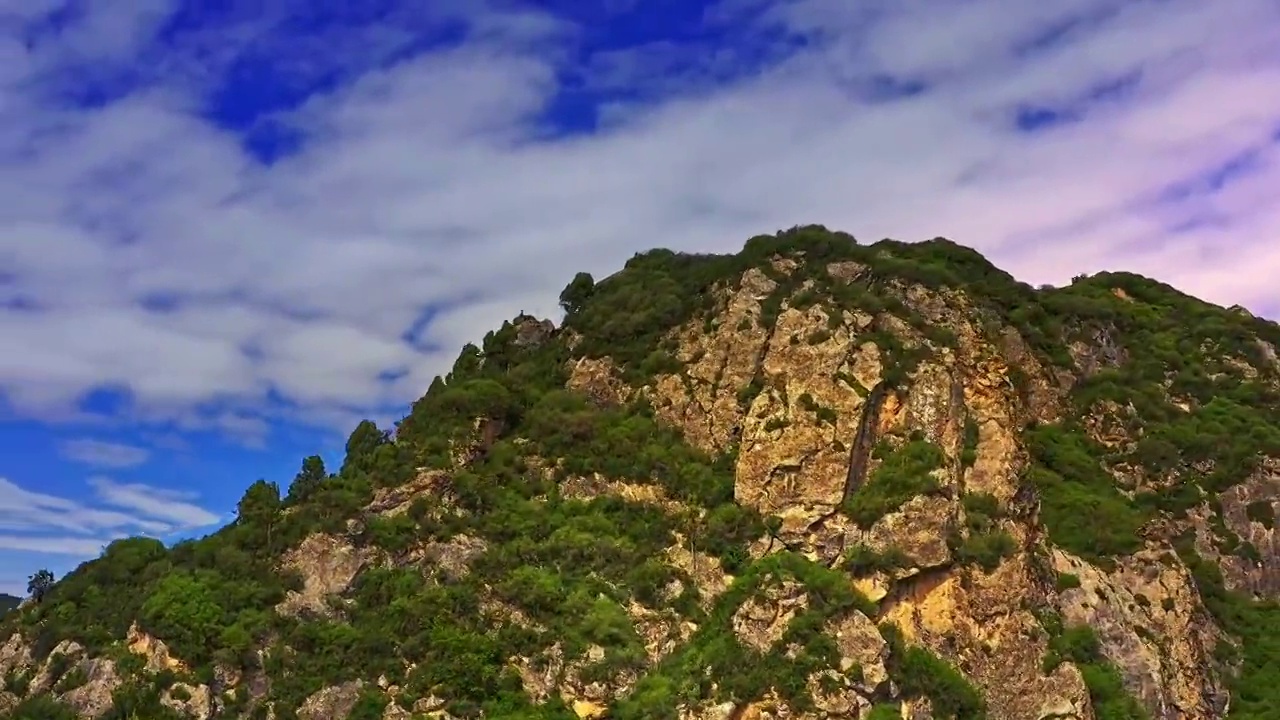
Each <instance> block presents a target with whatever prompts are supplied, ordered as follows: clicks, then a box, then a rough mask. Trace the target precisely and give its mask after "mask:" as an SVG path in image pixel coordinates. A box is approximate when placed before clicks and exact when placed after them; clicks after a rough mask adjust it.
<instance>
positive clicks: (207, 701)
mask: <svg viewBox="0 0 1280 720" xmlns="http://www.w3.org/2000/svg"><path fill="white" fill-rule="evenodd" d="M160 702H161V703H163V704H164V705H165V707H169V708H172V709H174V710H175V711H177V712H180V713H183V714H184V715H186V716H187V717H190V718H193V720H208V718H209V717H210V715H211V714H212V707H213V703H212V697H211V695H210V693H209V688H208V686H206V685H188V684H187V683H183V682H178V683H174V684H173V687H171V688H169V689H168V690H166V691H165V692H164V695H163V696H162V697H161V698H160Z"/></svg>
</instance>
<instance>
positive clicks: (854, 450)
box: [841, 380, 890, 502]
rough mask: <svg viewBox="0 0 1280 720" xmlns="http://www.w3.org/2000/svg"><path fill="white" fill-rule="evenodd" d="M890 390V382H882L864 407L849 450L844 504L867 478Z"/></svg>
mask: <svg viewBox="0 0 1280 720" xmlns="http://www.w3.org/2000/svg"><path fill="white" fill-rule="evenodd" d="M889 390H890V385H889V382H888V381H886V380H881V381H880V382H878V383H876V386H875V387H874V388H872V389H871V394H870V395H868V396H867V401H866V404H865V405H863V407H862V419H861V420H859V421H858V431H857V433H855V434H854V436H853V445H852V446H851V447H850V448H849V471H848V473H847V474H846V475H845V481H844V495H843V497H842V498H841V500H842V501H843V502H848V501H849V498H850V497H851V496H852V495H853V494H854V493H855V492H857V491H858V488H860V487H862V483H863V482H865V481H866V478H867V461H868V460H870V459H871V449H872V448H873V447H875V442H876V438H875V431H876V428H877V427H878V426H879V424H880V408H881V407H883V405H884V400H885V396H886V395H888V393H889Z"/></svg>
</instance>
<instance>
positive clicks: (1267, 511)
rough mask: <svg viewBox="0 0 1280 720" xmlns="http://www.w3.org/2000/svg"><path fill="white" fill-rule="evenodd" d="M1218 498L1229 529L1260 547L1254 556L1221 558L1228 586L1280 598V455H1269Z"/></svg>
mask: <svg viewBox="0 0 1280 720" xmlns="http://www.w3.org/2000/svg"><path fill="white" fill-rule="evenodd" d="M1218 499H1219V502H1220V503H1221V506H1222V520H1223V522H1224V523H1225V524H1226V526H1227V530H1229V531H1230V532H1233V533H1235V535H1236V536H1237V537H1239V538H1240V540H1241V541H1242V542H1245V543H1248V544H1249V545H1250V546H1252V548H1253V549H1254V550H1256V551H1257V555H1256V557H1255V558H1254V559H1248V558H1245V557H1240V556H1239V555H1227V556H1225V557H1220V558H1219V565H1220V566H1221V567H1222V572H1223V575H1224V577H1225V578H1226V581H1227V586H1228V587H1230V588H1231V589H1233V590H1240V591H1243V592H1247V593H1250V594H1252V595H1254V596H1257V597H1264V598H1280V528H1278V527H1277V524H1278V520H1277V518H1280V459H1276V458H1267V459H1266V461H1265V462H1264V463H1263V465H1262V467H1261V468H1260V469H1259V470H1258V472H1256V473H1255V474H1254V475H1253V476H1252V477H1250V478H1249V479H1248V480H1247V481H1245V482H1243V483H1241V484H1239V485H1236V486H1234V487H1232V488H1230V489H1229V490H1227V491H1226V492H1224V493H1222V494H1221V495H1220V496H1219V498H1218ZM1250 515H1254V516H1255V517H1256V518H1257V519H1255V518H1251V517H1250ZM1213 554H1214V555H1216V554H1217V553H1213Z"/></svg>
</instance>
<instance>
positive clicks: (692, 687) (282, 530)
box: [0, 226, 1280, 720]
mask: <svg viewBox="0 0 1280 720" xmlns="http://www.w3.org/2000/svg"><path fill="white" fill-rule="evenodd" d="M560 299H561V303H562V305H563V306H564V308H565V311H566V315H565V319H564V322H563V323H562V326H561V327H559V328H555V327H552V326H551V325H550V323H545V322H539V321H537V320H535V319H533V318H528V317H521V318H517V319H516V320H515V321H514V322H511V323H507V324H505V325H504V326H503V327H502V328H501V329H499V330H496V331H494V332H491V333H489V334H488V335H487V336H486V337H485V338H484V340H483V342H482V343H481V344H479V345H468V346H466V347H464V348H463V350H462V352H461V353H460V355H459V357H458V359H457V361H456V362H455V364H454V366H453V368H452V369H451V371H450V372H449V373H448V375H446V376H445V377H442V378H437V379H436V381H435V382H434V383H433V384H432V386H431V388H430V389H429V390H428V391H427V393H426V394H425V395H424V396H423V397H422V398H420V399H418V400H417V401H416V402H414V403H413V405H412V407H411V409H410V411H409V413H408V414H407V416H406V417H405V418H404V419H403V420H402V421H401V422H400V423H398V424H397V426H396V428H394V429H393V430H387V429H382V428H378V427H377V426H375V425H374V424H373V423H371V422H364V423H361V424H360V425H359V426H358V427H357V428H355V429H354V431H353V432H352V434H351V436H350V438H349V440H348V442H347V446H346V456H345V459H344V461H343V464H342V466H341V467H340V468H338V469H337V471H336V472H330V469H328V468H325V467H324V464H323V462H322V461H321V460H320V458H319V457H309V458H306V459H304V460H303V461H302V463H301V467H300V469H299V471H298V473H297V475H296V477H295V478H293V479H292V481H291V482H289V483H287V484H286V485H284V486H283V487H282V486H281V485H278V484H277V483H274V482H266V481H259V482H257V483H254V484H253V485H251V486H249V487H248V488H247V490H246V491H245V493H244V496H243V498H242V500H241V502H240V504H239V507H238V517H237V520H236V521H235V523H233V524H232V525H230V526H228V527H226V528H223V529H222V530H220V531H218V532H216V533H214V534H212V535H210V536H208V537H205V538H202V539H198V540H192V541H186V542H182V543H178V544H177V545H175V546H173V547H165V546H164V545H163V544H161V543H159V542H157V541H155V540H150V539H145V538H131V539H126V540H119V541H116V542H114V543H112V544H111V545H110V546H109V547H108V548H107V549H106V551H105V552H104V554H103V556H102V557H100V558H98V559H96V560H94V561H91V562H88V563H85V564H84V565H82V566H81V567H80V568H79V569H77V570H76V571H75V572H73V573H71V574H69V575H68V576H67V577H65V578H62V579H61V580H60V581H59V582H57V583H56V584H54V585H53V586H52V587H51V588H50V589H49V590H48V591H47V592H46V593H45V594H44V595H43V596H42V597H41V598H40V601H39V602H33V603H31V604H30V605H29V606H28V608H27V609H24V610H23V611H22V612H20V613H11V614H9V615H6V616H4V618H3V620H0V645H3V647H0V674H2V675H3V687H0V718H6V719H7V720H50V719H52V720H57V718H62V717H67V718H70V717H87V716H93V717H96V718H104V719H107V720H125V719H129V718H147V719H148V720H167V719H170V718H182V717H198V718H210V717H219V718H254V719H255V720H256V719H260V718H266V717H274V718H277V719H278V720H293V719H294V718H299V719H300V720H319V719H320V718H350V719H352V720H372V719H374V718H382V719H384V720H392V719H395V718H410V717H415V718H416V717H455V718H471V717H486V718H502V719H508V720H514V719H516V718H524V719H536V718H542V719H546V720H550V719H553V718H555V719H560V718H566V719H567V718H575V717H596V718H609V719H610V720H627V719H630V718H634V719H641V718H653V719H659V718H689V719H690V720H692V719H694V718H713V717H715V718H721V717H778V716H780V714H779V713H781V712H782V708H786V709H787V711H788V712H790V713H791V715H790V716H791V717H813V718H827V717H863V718H868V717H869V718H877V719H883V718H889V717H906V716H907V715H905V714H904V713H908V714H909V713H911V712H915V711H917V710H919V709H922V708H929V707H931V708H932V710H933V712H934V715H935V716H936V717H957V718H982V717H991V718H999V719H1003V718H1022V717H1046V716H1055V717H1062V718H1071V717H1077V718H1084V717H1090V716H1095V717H1098V718H1101V719H1103V720H1113V719H1118V718H1144V717H1149V718H1173V717H1220V716H1224V715H1225V716H1227V717H1231V718H1237V719H1250V720H1252V719H1254V718H1259V719H1260V718H1275V717H1280V607H1278V606H1277V604H1276V597H1277V595H1280V539H1277V536H1276V535H1275V529H1274V524H1275V523H1274V518H1275V511H1276V510H1277V509H1280V508H1278V507H1277V506H1278V505H1280V363H1278V362H1277V358H1276V349H1277V347H1280V327H1277V326H1276V325H1275V324H1273V323H1270V322H1267V321H1264V320H1261V319H1258V318H1255V317H1253V316H1251V315H1249V314H1248V313H1246V312H1243V311H1241V310H1239V309H1224V308H1219V307H1216V306H1213V305H1209V304H1207V303H1204V302H1201V301H1199V300H1196V299H1194V298H1191V297H1189V296H1186V295H1184V294H1182V293H1179V292H1177V291H1176V290H1174V289H1173V288H1170V287H1168V286H1166V285H1162V284H1160V283H1157V282H1154V281H1151V280H1148V279H1145V278H1141V277H1137V276H1134V275H1129V274H1121V273H1103V274H1098V275H1094V276H1090V277H1082V278H1077V279H1076V281H1074V282H1073V283H1072V284H1071V285H1069V286H1066V287H1062V288H1041V289H1034V288H1032V287H1030V286H1028V285H1026V284H1024V283H1020V282H1018V281H1016V280H1015V279H1014V278H1012V277H1011V276H1009V275H1008V274H1007V273H1004V272H1002V271H1000V270H999V269H998V268H996V267H995V266H993V265H992V264H991V263H989V262H988V261H986V260H985V259H984V258H983V257H982V256H981V255H980V254H978V253H977V252H975V251H973V250H970V249H968V248H965V247H962V246H960V245H957V244H955V243H952V242H950V241H947V240H943V239H936V240H931V241H927V242H923V243H914V244H908V243H899V242H893V241H882V242H879V243H875V244H873V245H860V244H858V243H856V242H855V241H854V239H853V238H852V237H850V236H849V235H847V234H843V233H837V232H830V231H828V230H826V229H825V228H821V227H816V226H809V227H801V228H794V229H792V230H789V231H785V232H780V233H778V234H776V235H767V236H759V237H756V238H752V239H751V240H749V241H748V242H747V244H746V246H745V247H744V249H743V250H742V252H740V253H737V254H734V255H688V254H681V253H674V252H670V251H665V250H655V251H650V252H647V253H643V254H640V255H637V256H635V257H634V258H633V259H632V260H631V261H630V262H628V263H627V265H626V267H625V268H624V269H623V270H621V271H620V272H618V273H616V274H614V275H612V276H610V277H608V278H604V279H602V280H600V281H599V282H597V281H595V279H594V278H592V277H590V276H589V275H586V274H579V275H578V276H576V277H575V278H574V279H573V281H572V282H570V283H569V285H568V286H567V287H566V288H565V290H564V292H563V293H562V294H561V298H560ZM6 638H9V641H8V642H7V643H5V639H6ZM161 646H163V647H161ZM726 708H727V709H726ZM1090 708H1091V710H1090ZM1091 712H1092V715H1090V713H1091ZM717 713H719V714H717ZM741 713H745V714H741ZM752 713H754V714H752ZM1045 713H1048V715H1046V714H1045Z"/></svg>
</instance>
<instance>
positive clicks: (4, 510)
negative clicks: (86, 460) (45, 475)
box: [0, 477, 223, 556]
mask: <svg viewBox="0 0 1280 720" xmlns="http://www.w3.org/2000/svg"><path fill="white" fill-rule="evenodd" d="M89 486H90V489H91V490H92V493H91V496H90V497H91V499H90V500H73V499H71V498H69V497H64V496H60V495H51V494H47V493H40V492H35V491H32V490H27V489H25V488H23V487H21V486H19V485H17V484H16V483H14V482H12V481H10V480H7V479H5V478H2V477H0V550H10V551H29V552H36V553H41V554H48V555H71V556H93V555H96V554H98V552H99V551H100V550H101V549H102V547H103V546H105V545H106V544H107V543H109V542H110V541H111V540H114V539H116V538H120V537H125V536H128V535H138V534H142V535H151V536H156V537H164V536H168V535H171V534H174V533H179V532H190V531H193V530H198V529H201V528H205V527H209V526H211V525H214V524H216V523H218V522H219V521H221V520H223V518H221V517H219V516H218V515H217V514H215V513H212V512H210V511H208V510H206V509H204V508H203V507H201V506H199V505H197V504H196V500H197V499H198V498H196V497H195V496H194V495H192V494H188V493H179V492H175V491H172V490H167V489H164V488H158V487H151V486H146V485H139V484H121V483H117V482H114V481H112V480H110V479H108V478H101V477H99V478H93V479H91V480H90V481H89Z"/></svg>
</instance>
